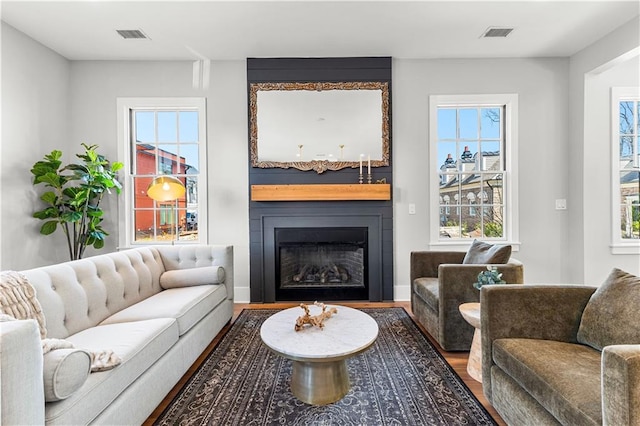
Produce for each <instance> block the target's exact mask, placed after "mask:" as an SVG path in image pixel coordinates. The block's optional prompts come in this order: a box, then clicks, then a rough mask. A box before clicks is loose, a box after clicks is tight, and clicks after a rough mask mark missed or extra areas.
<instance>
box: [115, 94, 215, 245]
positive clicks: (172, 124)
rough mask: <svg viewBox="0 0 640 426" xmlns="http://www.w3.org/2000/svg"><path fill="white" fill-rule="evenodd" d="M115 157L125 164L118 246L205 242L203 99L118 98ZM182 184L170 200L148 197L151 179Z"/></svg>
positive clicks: (204, 130) (204, 113)
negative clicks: (166, 178) (178, 193)
mask: <svg viewBox="0 0 640 426" xmlns="http://www.w3.org/2000/svg"><path fill="white" fill-rule="evenodd" d="M117 104H118V128H119V132H118V133H119V135H120V137H119V138H120V141H119V142H120V143H119V154H120V155H119V157H120V158H121V159H122V162H123V163H124V164H125V168H124V170H125V176H124V194H125V197H124V198H125V201H124V203H121V208H120V213H121V218H124V220H121V221H120V246H123V247H129V246H132V245H139V244H140V245H142V244H162V243H168V244H176V243H191V242H195V243H205V242H206V235H207V233H206V223H205V222H204V218H206V217H207V214H206V205H205V204H204V203H201V202H199V200H198V194H199V193H206V184H207V179H206V145H207V144H206V127H205V122H206V111H205V100H204V99H203V98H119V99H118V101H117ZM159 175H171V176H174V177H176V178H178V179H179V180H180V181H181V182H182V183H183V184H184V185H185V188H186V191H185V195H184V196H182V197H181V198H179V199H177V200H175V201H169V202H157V201H154V200H152V199H151V198H149V197H148V196H147V187H148V186H149V184H150V183H151V181H152V180H153V178H155V177H157V176H159Z"/></svg>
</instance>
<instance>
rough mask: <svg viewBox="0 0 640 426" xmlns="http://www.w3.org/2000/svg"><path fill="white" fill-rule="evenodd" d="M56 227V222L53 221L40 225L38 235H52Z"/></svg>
mask: <svg viewBox="0 0 640 426" xmlns="http://www.w3.org/2000/svg"><path fill="white" fill-rule="evenodd" d="M57 227H58V222H56V221H55V220H50V221H48V222H45V223H43V224H42V227H41V228H40V233H41V234H42V235H50V234H53V232H54V231H55V230H56V228H57Z"/></svg>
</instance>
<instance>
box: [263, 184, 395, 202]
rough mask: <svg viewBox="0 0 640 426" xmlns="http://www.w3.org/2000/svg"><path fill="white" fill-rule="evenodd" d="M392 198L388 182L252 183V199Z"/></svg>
mask: <svg viewBox="0 0 640 426" xmlns="http://www.w3.org/2000/svg"><path fill="white" fill-rule="evenodd" d="M390 199H391V185H390V184H388V183H375V184H366V183H365V184H327V185H321V184H305V185H251V201H359V200H383V201H384V200H390Z"/></svg>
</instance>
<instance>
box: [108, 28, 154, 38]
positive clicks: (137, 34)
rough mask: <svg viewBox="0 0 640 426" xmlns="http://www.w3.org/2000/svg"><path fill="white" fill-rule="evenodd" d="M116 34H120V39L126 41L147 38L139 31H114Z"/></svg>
mask: <svg viewBox="0 0 640 426" xmlns="http://www.w3.org/2000/svg"><path fill="white" fill-rule="evenodd" d="M116 32H117V33H118V34H120V36H122V38H124V39H127V40H129V39H133V40H136V39H137V40H139V39H144V38H147V39H148V38H149V37H147V35H146V34H145V33H143V32H142V31H140V30H116Z"/></svg>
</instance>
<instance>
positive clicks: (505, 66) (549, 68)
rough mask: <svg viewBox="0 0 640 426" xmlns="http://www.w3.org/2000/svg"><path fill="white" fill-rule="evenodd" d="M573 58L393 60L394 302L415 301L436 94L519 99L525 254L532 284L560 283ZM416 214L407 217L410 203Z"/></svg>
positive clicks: (423, 241) (426, 220)
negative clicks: (412, 273) (412, 263)
mask: <svg viewBox="0 0 640 426" xmlns="http://www.w3.org/2000/svg"><path fill="white" fill-rule="evenodd" d="M567 86H568V60H567V59H491V60H402V59H394V61H393V100H392V101H393V161H394V189H393V199H394V207H395V209H394V220H395V229H394V231H395V235H394V239H395V242H394V256H395V258H394V263H395V285H396V292H395V294H396V298H398V297H401V298H402V299H406V298H408V296H409V256H410V252H411V251H414V250H426V249H427V245H428V243H429V239H430V235H429V220H430V218H429V214H428V204H427V203H428V196H429V194H428V177H429V174H430V173H431V169H430V163H429V156H428V146H427V142H428V131H429V123H428V102H429V95H433V94H484V93H498V94H500V93H517V94H518V95H519V128H520V132H519V133H520V134H519V158H518V160H517V167H518V168H519V174H520V186H519V188H520V190H519V211H520V241H521V242H522V245H521V248H520V251H519V252H517V253H514V257H517V258H518V259H520V260H522V261H523V262H524V264H525V279H526V280H527V282H562V280H563V279H564V276H565V274H564V264H565V262H566V254H565V253H566V247H567V233H566V225H567V214H566V211H557V210H555V199H556V198H566V197H567V186H566V182H567V173H568V171H567V164H566V157H567V153H568V152H567V145H566V141H567V139H568V130H567V129H568V125H567V121H568V89H567ZM409 203H413V204H415V205H416V214H415V215H409V214H408V209H409V208H408V205H409Z"/></svg>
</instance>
